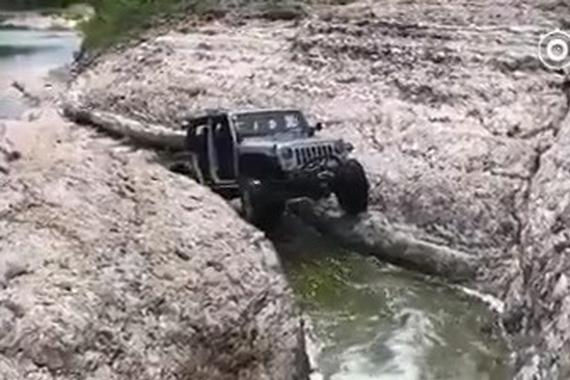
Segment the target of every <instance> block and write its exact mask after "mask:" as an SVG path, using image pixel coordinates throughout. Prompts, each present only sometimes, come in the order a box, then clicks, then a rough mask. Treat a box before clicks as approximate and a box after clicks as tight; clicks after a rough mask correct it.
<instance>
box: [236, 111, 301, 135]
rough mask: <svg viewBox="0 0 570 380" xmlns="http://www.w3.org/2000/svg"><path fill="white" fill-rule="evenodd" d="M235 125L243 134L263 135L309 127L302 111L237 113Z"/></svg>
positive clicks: (296, 130)
mask: <svg viewBox="0 0 570 380" xmlns="http://www.w3.org/2000/svg"><path fill="white" fill-rule="evenodd" d="M233 122H234V125H235V127H236V129H237V131H238V133H239V134H241V135H243V136H263V135H271V134H276V133H283V132H299V131H304V130H306V129H308V127H309V126H308V124H307V121H306V120H305V117H304V116H303V114H302V113H301V112H300V111H264V112H251V113H243V114H237V115H234V116H233Z"/></svg>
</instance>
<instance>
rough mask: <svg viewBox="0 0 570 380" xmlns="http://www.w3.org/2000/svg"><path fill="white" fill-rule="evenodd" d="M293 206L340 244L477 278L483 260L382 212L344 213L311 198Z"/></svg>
mask: <svg viewBox="0 0 570 380" xmlns="http://www.w3.org/2000/svg"><path fill="white" fill-rule="evenodd" d="M289 209H290V210H291V211H292V212H294V213H295V214H296V215H297V216H298V217H299V218H300V219H301V220H303V221H304V222H305V223H307V224H309V225H311V226H313V227H314V228H316V229H317V230H318V231H319V232H320V233H322V234H323V235H326V236H328V237H331V238H333V239H334V240H336V241H337V242H338V243H339V244H340V245H342V246H345V247H346V248H349V249H352V250H354V251H357V252H361V253H364V254H371V255H373V256H376V257H378V258H379V259H380V260H382V261H386V262H389V263H392V264H394V265H398V266H401V267H404V268H407V269H411V270H415V271H417V272H421V273H424V274H428V275H435V276H441V277H445V278H446V280H449V281H453V282H463V281H469V280H472V279H474V278H475V276H476V272H477V268H478V266H479V265H478V264H479V261H478V260H477V258H476V257H474V256H473V255H469V254H467V253H464V252H461V251H458V250H454V249H451V248H448V247H444V246H440V245H437V244H434V243H431V242H427V241H424V240H421V239H418V238H416V237H414V236H413V235H412V233H411V232H410V230H407V229H405V228H404V227H398V226H396V225H393V224H391V223H389V222H388V221H387V220H386V218H385V217H384V216H383V215H382V214H381V213H379V212H375V211H371V212H369V213H366V214H363V215H360V216H356V217H354V216H347V215H342V214H340V212H338V211H335V209H334V208H333V207H331V206H330V205H326V204H322V203H321V204H318V203H315V202H312V201H308V200H302V201H299V202H293V203H291V204H290V205H289Z"/></svg>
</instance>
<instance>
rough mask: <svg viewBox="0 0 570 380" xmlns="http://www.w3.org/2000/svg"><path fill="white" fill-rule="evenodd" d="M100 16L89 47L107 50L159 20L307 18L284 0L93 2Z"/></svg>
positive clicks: (90, 29)
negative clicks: (231, 15) (191, 17)
mask: <svg viewBox="0 0 570 380" xmlns="http://www.w3.org/2000/svg"><path fill="white" fill-rule="evenodd" d="M91 4H92V5H93V6H94V7H95V11H96V16H95V17H94V18H92V19H91V20H90V21H89V22H87V23H85V24H84V25H83V26H82V29H83V31H84V33H85V47H87V48H88V49H90V48H100V47H106V46H108V45H111V44H113V43H115V42H117V41H118V40H120V39H123V38H125V37H129V36H132V35H137V34H139V33H140V32H141V31H142V30H145V29H147V28H149V27H150V26H152V25H155V24H156V23H157V21H158V20H164V19H168V20H169V21H171V22H172V21H176V19H183V18H185V17H187V16H188V15H195V16H198V17H200V16H202V17H203V16H208V17H220V16H223V15H226V14H227V13H229V12H240V13H243V14H256V15H259V16H264V17H267V18H274V19H283V18H288V19H293V18H297V17H301V16H303V15H304V9H303V7H302V6H301V4H299V3H296V2H293V1H283V0H234V1H229V0H92V1H91Z"/></svg>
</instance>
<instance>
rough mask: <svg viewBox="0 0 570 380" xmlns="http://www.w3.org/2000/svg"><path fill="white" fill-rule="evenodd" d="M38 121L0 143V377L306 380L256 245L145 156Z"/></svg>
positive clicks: (221, 211)
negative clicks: (2, 168)
mask: <svg viewBox="0 0 570 380" xmlns="http://www.w3.org/2000/svg"><path fill="white" fill-rule="evenodd" d="M40 113H41V116H40V117H39V119H38V120H36V121H34V122H31V123H29V122H24V121H22V122H7V123H6V125H5V126H4V127H3V128H2V129H1V131H2V134H1V135H0V146H1V147H3V148H2V149H0V165H4V166H5V167H6V168H7V169H8V170H6V171H0V253H1V254H0V289H1V291H0V326H1V328H0V379H4V380H15V379H30V380H31V379H33V380H40V379H41V380H44V379H45V380H55V379H58V380H64V379H92V380H95V379H100V380H112V379H149V380H150V379H161V380H165V379H187V380H190V379H192V380H199V379H203V380H206V379H207V380H230V379H231V380H234V379H243V380H246V379H247V380H258V379H267V380H269V379H283V380H305V379H307V378H308V367H307V361H306V356H305V348H304V337H303V330H302V327H301V325H300V322H299V319H298V314H297V311H296V310H295V308H294V306H293V299H292V294H291V291H290V289H289V287H288V285H287V283H286V281H285V278H284V276H283V275H282V274H281V269H280V263H279V260H278V257H277V255H276V253H275V251H274V250H273V247H272V245H271V243H270V242H268V241H267V240H266V239H265V237H264V236H263V234H261V233H260V232H258V231H257V230H255V229H254V228H253V227H251V226H249V225H248V224H246V223H245V222H243V221H242V220H241V219H240V218H239V217H238V216H237V214H236V213H235V212H234V211H233V209H231V207H229V206H228V205H227V204H226V203H225V202H224V200H222V199H221V198H219V197H218V196H215V195H213V194H212V193H211V192H210V191H209V190H208V189H206V188H203V187H201V186H199V185H197V184H196V183H194V182H192V181H190V180H188V179H185V178H183V177H181V176H177V175H175V174H172V173H170V172H169V171H167V170H166V169H164V168H162V167H161V166H160V165H156V164H155V163H153V160H154V155H153V154H152V153H151V152H148V151H145V150H137V149H133V148H131V147H127V146H124V145H122V144H121V143H119V142H117V141H115V140H112V139H110V138H108V137H105V136H102V135H100V134H98V133H97V132H95V131H92V130H89V129H85V128H81V127H78V126H74V125H71V124H69V123H66V122H64V121H62V120H61V118H60V117H59V115H58V114H57V113H56V112H55V111H53V110H50V109H49V108H47V109H44V110H42V111H41V112H40ZM14 151H18V152H20V154H21V156H19V157H18V159H13V157H12V158H11V159H7V158H6V156H7V155H9V154H7V153H6V152H8V153H9V152H14Z"/></svg>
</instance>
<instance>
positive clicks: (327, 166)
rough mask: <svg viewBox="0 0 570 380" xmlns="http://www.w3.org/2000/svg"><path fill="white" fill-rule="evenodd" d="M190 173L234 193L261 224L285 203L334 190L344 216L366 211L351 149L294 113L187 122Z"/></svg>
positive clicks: (218, 114) (364, 187)
mask: <svg viewBox="0 0 570 380" xmlns="http://www.w3.org/2000/svg"><path fill="white" fill-rule="evenodd" d="M184 126H185V128H187V140H186V143H187V147H188V153H189V160H187V161H186V162H189V163H190V165H189V168H188V169H189V171H190V174H191V175H192V176H193V177H194V178H195V179H196V180H198V181H199V182H200V183H202V184H205V185H207V186H210V187H211V188H212V189H213V190H215V191H217V192H219V193H220V194H223V195H226V196H228V197H237V196H240V197H241V200H242V209H243V214H244V216H245V217H246V219H247V220H249V221H250V222H252V223H254V224H256V225H258V226H261V227H266V226H269V225H271V224H272V223H273V222H275V221H276V220H278V219H279V217H280V216H281V214H282V213H283V211H284V209H285V202H286V201H287V200H289V199H293V198H300V197H310V198H313V199H315V200H316V199H320V198H323V197H328V196H329V195H330V194H331V193H334V194H335V195H336V196H337V198H338V201H339V203H340V205H341V207H342V208H343V209H344V210H345V212H347V213H349V214H358V213H360V212H363V211H365V210H366V208H367V206H368V188H369V185H368V181H367V179H366V175H365V173H364V170H363V168H362V166H361V165H360V163H359V162H358V161H356V160H355V159H351V158H349V154H350V152H351V151H352V150H353V147H352V145H351V144H349V143H346V142H344V141H343V140H334V139H325V138H319V137H316V136H315V132H317V131H320V130H321V129H322V125H321V124H320V123H318V124H317V125H316V126H314V127H311V126H309V124H308V123H307V121H306V119H305V117H304V116H303V114H302V113H301V112H300V111H298V110H275V111H273V110H272V111H265V110H263V111H246V112H226V111H215V112H208V113H207V114H206V115H204V116H200V117H192V118H188V119H186V120H185V122H184Z"/></svg>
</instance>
